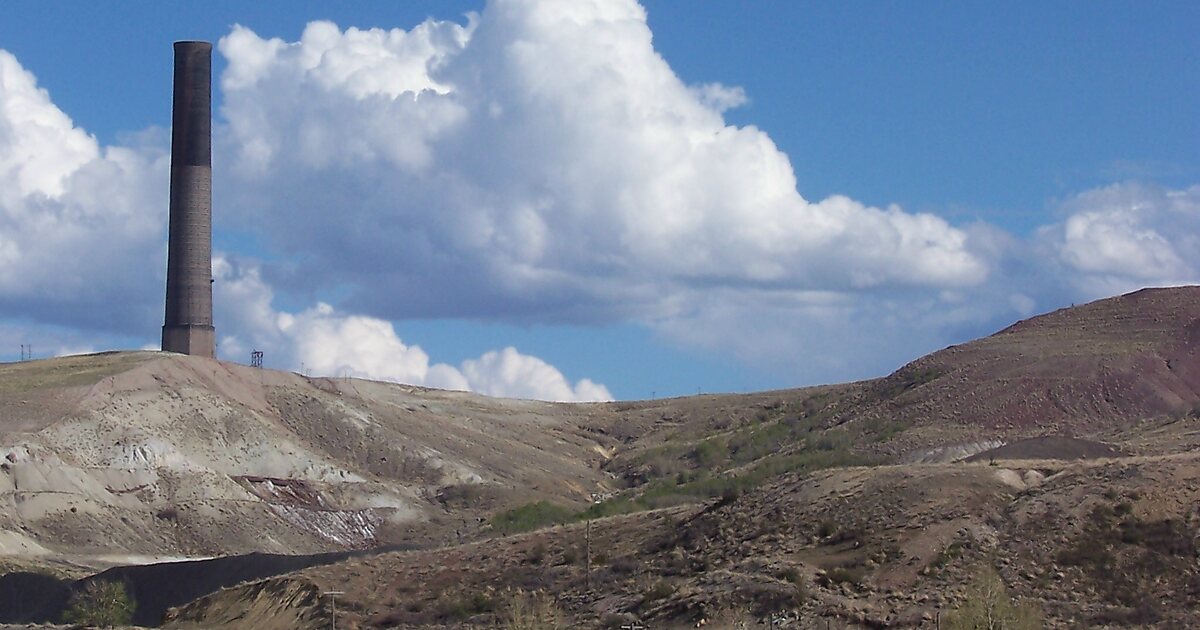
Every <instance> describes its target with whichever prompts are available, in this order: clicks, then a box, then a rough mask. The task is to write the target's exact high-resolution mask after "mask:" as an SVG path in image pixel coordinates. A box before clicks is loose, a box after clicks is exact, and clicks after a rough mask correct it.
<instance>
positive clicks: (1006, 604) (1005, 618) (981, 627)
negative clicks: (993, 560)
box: [945, 567, 1043, 630]
mask: <svg viewBox="0 0 1200 630" xmlns="http://www.w3.org/2000/svg"><path fill="white" fill-rule="evenodd" d="M945 624H946V628H949V629H950V630H1034V629H1036V628H1041V627H1042V625H1043V624H1042V615H1041V613H1040V612H1039V611H1038V610H1037V609H1036V608H1034V607H1033V606H1031V605H1028V604H1022V603H1019V602H1015V601H1013V599H1012V598H1011V597H1010V596H1009V594H1008V589H1007V588H1006V587H1005V586H1004V581H1003V580H1001V579H1000V576H999V575H998V574H997V573H996V571H995V570H993V569H992V568H990V567H988V568H985V569H983V570H982V571H980V572H979V573H978V574H976V576H975V578H974V580H973V581H972V583H971V586H970V588H969V589H968V590H967V597H966V599H965V600H964V601H963V602H962V603H961V604H960V605H959V606H958V608H956V609H954V610H953V611H951V612H950V614H948V615H946V619H945Z"/></svg>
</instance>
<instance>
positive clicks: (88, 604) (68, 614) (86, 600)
mask: <svg viewBox="0 0 1200 630" xmlns="http://www.w3.org/2000/svg"><path fill="white" fill-rule="evenodd" d="M136 608H137V604H136V603H135V602H134V601H133V598H132V597H130V596H129V593H128V592H126V590H125V585H124V584H122V583H121V582H111V581H102V580H93V581H91V582H87V583H85V584H84V586H83V588H82V589H80V590H77V591H75V592H74V593H72V594H71V599H70V600H68V602H67V609H66V610H65V611H64V612H63V621H65V622H67V623H78V624H86V625H91V626H104V627H112V626H123V625H128V624H129V622H130V621H132V620H133V611H134V610H135V609H136Z"/></svg>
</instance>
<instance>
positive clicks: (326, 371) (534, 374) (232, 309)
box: [213, 256, 613, 402]
mask: <svg viewBox="0 0 1200 630" xmlns="http://www.w3.org/2000/svg"><path fill="white" fill-rule="evenodd" d="M213 276H214V278H215V279H216V280H217V282H216V283H215V285H214V286H215V287H216V297H217V303H218V304H220V305H222V306H221V311H220V314H221V318H219V320H220V321H224V322H228V323H229V324H231V326H230V327H231V328H232V329H233V330H234V331H236V332H234V333H232V334H227V335H225V336H223V337H222V339H221V344H220V345H221V354H222V355H223V356H232V357H242V356H247V355H248V353H249V352H250V350H251V349H256V350H263V351H264V352H268V353H270V354H271V358H272V360H273V361H277V359H276V355H279V356H281V357H283V364H284V365H286V366H288V367H290V368H293V369H301V368H302V369H304V370H305V371H306V372H309V373H311V374H315V375H322V376H339V377H340V376H355V377H361V378H370V379H378V380H386V381H394V382H397V383H407V384H410V385H422V386H426V387H436V388H440V389H459V390H468V391H474V392H479V393H482V394H487V395H489V396H500V397H505V398H530V399H537V400H551V401H562V402H581V401H597V400H612V398H613V396H612V394H611V393H610V392H609V391H608V389H607V388H605V387H604V386H603V385H600V384H597V383H594V382H592V381H591V380H589V379H586V378H585V379H582V380H580V381H579V382H578V383H575V384H572V383H571V382H570V381H568V380H567V378H566V377H565V376H563V374H562V372H560V371H559V370H558V369H557V368H555V367H554V366H552V365H550V364H549V363H546V362H545V361H543V360H542V359H539V358H538V357H534V356H530V355H525V354H521V353H520V352H518V351H517V350H516V349H515V348H512V347H508V348H505V349H503V350H499V351H491V352H487V353H485V354H484V355H483V356H481V357H479V358H478V359H470V360H467V361H464V362H463V364H462V365H461V366H460V367H458V368H456V367H454V366H451V365H448V364H445V363H431V362H430V359H429V355H428V354H427V353H426V352H425V351H424V350H422V349H421V347H420V346H415V345H408V344H406V343H404V341H402V340H401V339H400V337H399V336H398V335H397V334H396V329H395V327H394V326H393V325H392V324H391V322H388V321H384V320H382V319H378V318H374V317H366V316H362V315H352V314H345V313H340V312H338V311H337V310H336V309H335V308H334V307H332V306H330V305H329V304H325V303H318V304H317V305H315V306H313V307H311V308H308V309H305V310H303V311H301V312H298V313H288V312H284V311H277V310H275V309H274V308H273V306H272V301H273V300H274V292H273V291H272V289H271V287H270V286H269V285H267V284H266V283H265V282H264V281H263V279H262V276H261V274H260V273H259V269H258V267H257V266H256V265H254V264H243V265H235V264H233V263H232V262H231V261H230V260H229V259H228V258H226V257H224V256H217V257H216V258H215V259H214V261H213Z"/></svg>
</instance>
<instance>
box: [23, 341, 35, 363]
mask: <svg viewBox="0 0 1200 630" xmlns="http://www.w3.org/2000/svg"><path fill="white" fill-rule="evenodd" d="M21 360H22V361H31V360H33V344H28V343H23V344H21Z"/></svg>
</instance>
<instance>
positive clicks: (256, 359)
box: [250, 350, 263, 368]
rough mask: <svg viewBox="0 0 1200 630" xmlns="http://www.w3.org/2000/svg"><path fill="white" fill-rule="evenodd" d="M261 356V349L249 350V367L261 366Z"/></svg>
mask: <svg viewBox="0 0 1200 630" xmlns="http://www.w3.org/2000/svg"><path fill="white" fill-rule="evenodd" d="M262 358H263V353H262V350H251V351H250V367H256V368H260V367H262Z"/></svg>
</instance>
